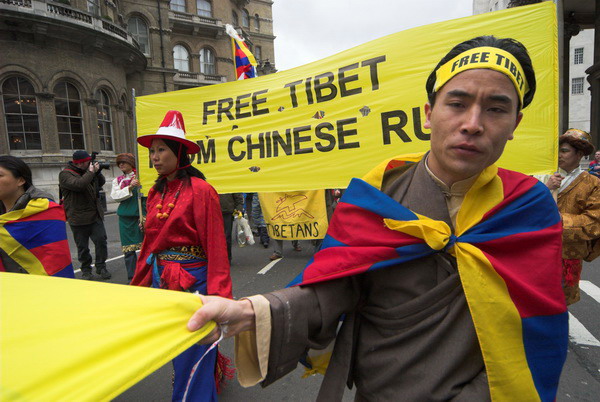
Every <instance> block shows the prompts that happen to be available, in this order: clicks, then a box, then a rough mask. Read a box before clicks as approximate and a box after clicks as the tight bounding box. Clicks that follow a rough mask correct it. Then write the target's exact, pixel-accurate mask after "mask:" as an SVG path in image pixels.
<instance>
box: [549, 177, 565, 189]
mask: <svg viewBox="0 0 600 402" xmlns="http://www.w3.org/2000/svg"><path fill="white" fill-rule="evenodd" d="M563 179H564V177H562V176H561V175H560V173H554V175H553V176H551V177H550V178H549V179H548V182H547V183H546V186H547V187H548V188H549V189H550V190H556V189H557V188H559V187H560V183H561V182H562V181H563Z"/></svg>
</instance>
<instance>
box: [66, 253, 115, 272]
mask: <svg viewBox="0 0 600 402" xmlns="http://www.w3.org/2000/svg"><path fill="white" fill-rule="evenodd" d="M123 257H125V256H124V255H118V256H116V257H113V258H109V259H108V260H106V262H111V261H114V260H118V259H119V258H123ZM92 268H94V264H92ZM77 272H81V269H76V270H75V273H77Z"/></svg>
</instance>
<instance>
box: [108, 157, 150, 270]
mask: <svg viewBox="0 0 600 402" xmlns="http://www.w3.org/2000/svg"><path fill="white" fill-rule="evenodd" d="M117 166H118V167H119V169H120V170H121V172H123V174H122V175H120V176H117V177H115V178H114V179H113V181H112V188H111V191H110V196H111V197H112V199H113V200H115V201H117V202H118V203H119V207H118V208H117V216H118V217H119V235H120V237H121V248H122V250H123V256H124V258H125V269H126V270H127V280H128V281H131V280H132V279H133V275H134V274H135V266H136V263H137V254H136V251H137V250H139V249H140V247H141V246H142V240H143V239H144V235H143V233H142V230H141V228H140V207H139V205H140V201H141V200H138V191H139V190H138V187H139V186H140V182H139V181H138V179H137V176H136V171H135V157H134V156H133V154H130V153H123V154H119V155H117ZM141 204H142V216H143V208H144V207H143V202H142V203H141Z"/></svg>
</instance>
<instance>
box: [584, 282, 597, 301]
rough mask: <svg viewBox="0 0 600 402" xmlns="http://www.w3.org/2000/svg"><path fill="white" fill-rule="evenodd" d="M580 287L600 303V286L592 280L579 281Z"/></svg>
mask: <svg viewBox="0 0 600 402" xmlns="http://www.w3.org/2000/svg"><path fill="white" fill-rule="evenodd" d="M579 289H581V290H583V291H584V292H585V293H587V294H588V296H590V297H592V298H593V299H594V300H596V301H597V302H598V303H600V288H599V287H598V286H596V285H594V284H593V283H592V282H590V281H579Z"/></svg>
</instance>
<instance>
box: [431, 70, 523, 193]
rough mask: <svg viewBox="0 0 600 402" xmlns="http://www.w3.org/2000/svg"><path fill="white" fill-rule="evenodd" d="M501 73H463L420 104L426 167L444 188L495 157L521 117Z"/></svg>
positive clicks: (512, 89) (513, 93)
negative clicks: (426, 131) (427, 146)
mask: <svg viewBox="0 0 600 402" xmlns="http://www.w3.org/2000/svg"><path fill="white" fill-rule="evenodd" d="M518 105H519V98H518V96H517V91H516V89H515V87H514V86H513V84H512V82H511V81H510V79H509V78H508V77H506V76H505V75H504V74H502V73H499V72H497V71H493V70H488V69H474V70H468V71H465V72H462V73H460V74H458V75H456V76H455V77H454V78H452V79H451V80H450V81H448V82H447V83H446V84H445V85H444V86H443V87H442V89H441V90H440V91H439V92H438V93H437V94H436V101H435V106H434V107H431V105H430V104H429V103H427V104H426V105H425V114H426V121H425V128H430V129H431V153H430V154H429V159H428V166H429V168H430V169H431V171H432V172H433V173H434V174H435V175H436V176H437V177H438V178H440V179H441V180H442V181H443V182H444V183H446V184H447V185H449V186H450V185H452V184H454V183H455V182H457V181H460V180H464V179H467V178H469V177H471V176H474V175H476V174H479V173H480V172H481V171H482V170H483V169H485V168H486V167H488V166H490V165H491V164H493V163H494V162H496V161H497V160H498V158H500V155H502V151H503V150H504V146H505V145H506V141H508V140H512V139H513V131H514V130H515V129H516V128H517V126H518V125H519V122H520V121H521V118H522V117H523V115H522V114H521V113H520V112H518V110H517V108H518Z"/></svg>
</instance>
